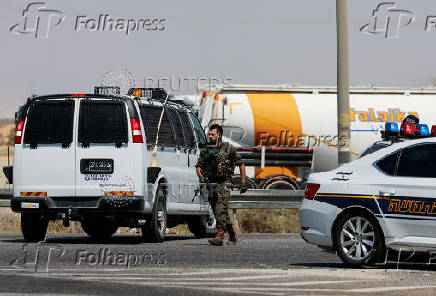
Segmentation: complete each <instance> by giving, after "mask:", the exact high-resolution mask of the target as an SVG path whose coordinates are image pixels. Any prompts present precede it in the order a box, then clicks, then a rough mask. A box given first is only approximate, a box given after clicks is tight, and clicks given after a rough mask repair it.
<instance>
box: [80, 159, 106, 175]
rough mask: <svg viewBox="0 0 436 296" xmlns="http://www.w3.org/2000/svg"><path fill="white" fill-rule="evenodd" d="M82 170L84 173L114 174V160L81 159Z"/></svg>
mask: <svg viewBox="0 0 436 296" xmlns="http://www.w3.org/2000/svg"><path fill="white" fill-rule="evenodd" d="M80 172H81V173H82V174H112V173H113V172H114V160H113V159H81V160H80Z"/></svg>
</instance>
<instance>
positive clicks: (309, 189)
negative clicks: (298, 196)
mask: <svg viewBox="0 0 436 296" xmlns="http://www.w3.org/2000/svg"><path fill="white" fill-rule="evenodd" d="M320 186H321V185H320V184H314V183H308V184H307V185H306V191H305V192H304V197H305V198H307V199H310V200H312V199H314V198H315V195H316V193H317V192H318V190H319V187H320Z"/></svg>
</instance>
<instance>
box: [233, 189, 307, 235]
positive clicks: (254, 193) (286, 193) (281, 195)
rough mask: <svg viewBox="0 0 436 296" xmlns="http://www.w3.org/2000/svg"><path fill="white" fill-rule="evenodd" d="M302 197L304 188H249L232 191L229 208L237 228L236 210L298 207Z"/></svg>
mask: <svg viewBox="0 0 436 296" xmlns="http://www.w3.org/2000/svg"><path fill="white" fill-rule="evenodd" d="M303 198H304V190H278V189H249V190H247V192H246V193H243V194H240V193H239V191H232V192H231V194H230V201H229V209H232V211H233V220H234V223H235V226H236V227H237V228H239V225H238V217H237V210H242V209H298V208H300V205H301V202H302V201H303Z"/></svg>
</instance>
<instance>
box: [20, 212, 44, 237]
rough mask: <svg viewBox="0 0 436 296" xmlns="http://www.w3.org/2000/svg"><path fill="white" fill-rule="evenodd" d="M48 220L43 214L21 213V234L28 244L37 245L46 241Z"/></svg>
mask: <svg viewBox="0 0 436 296" xmlns="http://www.w3.org/2000/svg"><path fill="white" fill-rule="evenodd" d="M47 226H48V219H47V218H45V217H44V215H42V214H35V213H21V232H22V233H23V237H24V239H25V240H26V242H30V243H37V242H40V241H44V240H45V235H46V233H47Z"/></svg>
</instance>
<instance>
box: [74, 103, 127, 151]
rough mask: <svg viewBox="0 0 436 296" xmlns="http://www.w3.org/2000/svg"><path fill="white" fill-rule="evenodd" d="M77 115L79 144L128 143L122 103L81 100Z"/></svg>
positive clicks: (124, 110) (125, 117) (124, 109)
mask: <svg viewBox="0 0 436 296" xmlns="http://www.w3.org/2000/svg"><path fill="white" fill-rule="evenodd" d="M79 114H80V115H79V143H82V144H89V143H116V144H121V143H127V142H128V125H127V115H126V108H125V105H124V103H123V102H120V101H111V100H83V101H82V102H81V103H80V113H79Z"/></svg>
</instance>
